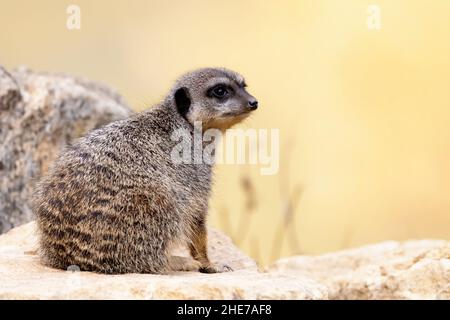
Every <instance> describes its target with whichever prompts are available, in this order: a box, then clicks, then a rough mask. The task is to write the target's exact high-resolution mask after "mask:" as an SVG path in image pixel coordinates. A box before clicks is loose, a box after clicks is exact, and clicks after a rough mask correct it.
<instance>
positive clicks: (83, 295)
mask: <svg viewBox="0 0 450 320" xmlns="http://www.w3.org/2000/svg"><path fill="white" fill-rule="evenodd" d="M36 243H37V238H36V233H35V223H34V222H30V223H28V224H25V225H23V226H20V227H17V228H15V229H12V230H10V231H9V232H7V233H5V234H3V235H2V236H0V283H1V286H0V299H326V298H327V289H326V287H325V286H324V285H321V284H319V283H317V282H315V281H314V280H310V279H307V278H303V277H301V276H286V275H282V274H272V273H262V272H259V271H258V270H257V267H256V264H255V263H254V261H253V260H251V259H250V258H248V257H247V256H246V255H245V254H243V253H242V252H241V251H240V250H239V249H237V248H236V247H235V246H234V245H233V243H232V242H231V240H230V239H229V238H228V237H227V236H225V235H223V234H222V233H220V232H218V231H215V230H212V229H210V230H209V247H208V251H209V255H210V257H211V259H212V261H217V262H223V263H227V264H228V265H230V266H231V267H232V268H233V269H234V270H235V271H233V272H227V273H221V274H202V273H199V272H176V273H173V274H170V275H151V274H125V275H103V274H96V273H91V272H80V271H63V270H56V269H51V268H47V267H45V266H43V265H42V264H41V263H40V261H39V257H38V255H37V246H36ZM177 255H187V252H186V251H184V250H181V249H180V250H179V252H177Z"/></svg>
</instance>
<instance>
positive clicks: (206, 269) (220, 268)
mask: <svg viewBox="0 0 450 320" xmlns="http://www.w3.org/2000/svg"><path fill="white" fill-rule="evenodd" d="M199 271H200V272H202V273H221V272H229V271H233V269H232V268H231V267H230V266H228V265H226V264H221V263H210V264H208V265H206V266H202V267H201V268H200V269H199Z"/></svg>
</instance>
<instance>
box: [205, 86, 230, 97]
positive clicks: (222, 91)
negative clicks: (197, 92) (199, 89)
mask: <svg viewBox="0 0 450 320" xmlns="http://www.w3.org/2000/svg"><path fill="white" fill-rule="evenodd" d="M233 92H234V90H233V88H232V87H231V86H229V85H227V84H225V83H219V84H216V85H215V86H213V87H211V88H209V89H208V91H207V92H206V95H207V96H208V97H210V98H217V99H225V98H227V97H229V96H230V94H232V93H233Z"/></svg>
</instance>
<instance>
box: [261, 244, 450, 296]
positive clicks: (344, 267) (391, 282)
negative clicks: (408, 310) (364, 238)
mask: <svg viewBox="0 0 450 320" xmlns="http://www.w3.org/2000/svg"><path fill="white" fill-rule="evenodd" d="M267 271H268V272H270V273H272V274H273V273H275V274H283V275H290V276H301V277H306V278H308V279H311V280H315V281H317V282H319V283H322V284H324V285H326V286H327V288H328V296H329V299H450V242H448V241H444V240H416V241H406V242H395V241H387V242H382V243H379V244H374V245H369V246H365V247H361V248H357V249H350V250H345V251H341V252H336V253H329V254H325V255H321V256H316V257H311V256H296V257H290V258H285V259H282V260H279V261H277V262H275V263H274V264H273V265H272V266H271V267H269V268H268V269H267Z"/></svg>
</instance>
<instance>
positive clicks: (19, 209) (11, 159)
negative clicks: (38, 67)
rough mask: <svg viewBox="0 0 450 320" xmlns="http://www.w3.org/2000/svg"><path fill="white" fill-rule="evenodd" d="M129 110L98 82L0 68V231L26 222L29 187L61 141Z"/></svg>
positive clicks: (65, 141) (43, 169) (28, 215)
mask: <svg viewBox="0 0 450 320" xmlns="http://www.w3.org/2000/svg"><path fill="white" fill-rule="evenodd" d="M131 112H132V111H131V109H130V108H129V107H128V106H127V105H126V103H125V102H124V100H123V99H122V98H121V97H120V96H119V95H118V94H117V93H115V92H114V91H112V90H111V89H109V88H107V87H104V86H102V85H100V84H97V83H94V82H90V81H87V80H84V79H78V78H74V77H70V76H66V75H56V74H46V73H35V72H32V71H31V70H28V69H25V68H20V69H16V70H13V71H12V72H8V71H7V70H6V69H4V68H3V67H1V66H0V233H3V232H5V231H7V230H9V229H11V228H12V227H14V226H17V225H20V224H22V223H24V222H28V221H30V220H31V219H32V212H31V209H30V196H31V193H32V190H33V186H34V184H35V182H36V181H37V180H38V179H39V177H40V176H41V175H42V174H45V172H46V171H47V170H48V167H49V165H50V164H51V162H52V161H53V160H54V159H55V157H56V156H57V155H58V153H59V152H60V150H61V149H63V148H64V146H65V145H66V144H67V143H70V141H72V140H73V139H75V138H78V137H80V136H82V135H83V134H85V133H86V132H87V131H89V130H91V129H94V128H98V127H100V126H102V125H104V124H106V123H108V122H111V121H113V120H118V119H121V118H124V117H126V116H128V115H129V114H130V113H131Z"/></svg>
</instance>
